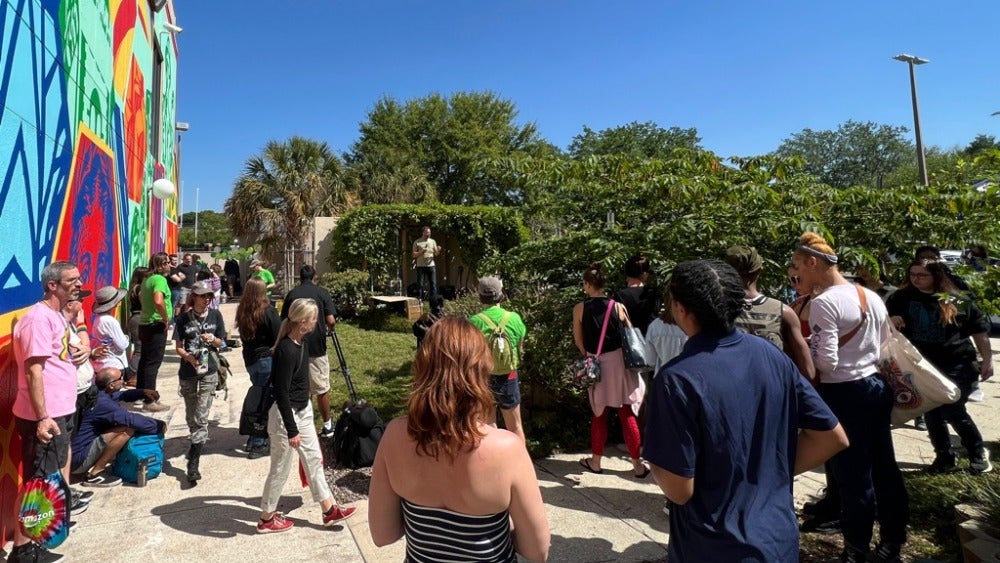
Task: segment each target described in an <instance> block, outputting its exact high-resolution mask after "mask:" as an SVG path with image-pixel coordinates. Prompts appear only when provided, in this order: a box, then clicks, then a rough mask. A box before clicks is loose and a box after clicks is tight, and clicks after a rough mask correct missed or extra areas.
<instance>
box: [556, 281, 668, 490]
mask: <svg viewBox="0 0 1000 563" xmlns="http://www.w3.org/2000/svg"><path fill="white" fill-rule="evenodd" d="M606 282H607V279H606V278H605V277H604V272H602V271H601V265H600V263H598V262H594V263H592V264H591V265H590V267H588V268H587V269H586V270H585V271H584V272H583V292H584V293H585V294H586V296H587V297H586V299H584V301H583V303H577V304H576V306H575V307H573V342H574V343H575V344H576V348H577V350H579V351H580V355H581V356H583V357H587V356H588V355H590V356H594V355H597V353H598V351H600V356H599V357H598V361H599V362H600V365H601V380H600V381H599V382H598V383H597V384H596V385H594V386H593V387H591V388H590V389H588V390H587V396H588V398H589V399H590V410H591V412H592V413H593V415H594V416H593V418H592V419H591V421H590V452H591V456H590V457H585V458H583V459H581V460H580V466H581V467H583V469H584V470H586V471H589V472H590V473H598V474H599V473H604V470H603V469H601V458H602V457H603V456H604V446H605V442H607V440H608V413H609V412H610V410H611V409H614V410H616V411H618V419H619V420H620V421H621V425H622V434H623V435H624V438H625V445H626V447H628V454H629V457H630V458H631V459H632V476H633V477H635V478H636V479H643V478H645V477H646V476H648V475H649V468H648V467H646V465H645V464H644V463H642V460H641V459H639V449H640V446H641V442H642V440H641V437H640V435H639V422H638V420H637V419H636V417H637V415H638V414H639V407H640V406H641V405H642V399H643V397H645V396H646V383H645V382H644V381H643V379H642V378H641V377H639V374H638V373H636V372H635V371H632V370H627V369H625V359H624V358H623V357H622V339H621V325H622V323H624V322H626V321H627V320H628V318H629V317H628V312H627V311H626V309H625V307H624V306H623V305H622V304H621V303H617V302H616V303H615V305H614V307H612V306H611V303H612V300H610V299H608V297H607V296H606V295H604V286H605V283H606ZM605 326H606V330H605V331H604V334H603V337H604V339H603V340H601V336H602V334H601V332H602V330H601V329H602V327H605Z"/></svg>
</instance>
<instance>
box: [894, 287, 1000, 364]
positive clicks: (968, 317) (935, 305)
mask: <svg viewBox="0 0 1000 563" xmlns="http://www.w3.org/2000/svg"><path fill="white" fill-rule="evenodd" d="M955 306H956V307H957V308H958V315H957V316H956V318H955V322H954V323H950V324H946V325H942V324H941V305H940V304H939V301H938V296H937V295H934V294H930V293H924V292H922V291H920V290H919V289H916V288H914V287H906V288H903V289H900V290H898V291H896V292H895V293H893V294H892V295H890V296H889V300H888V302H887V303H886V309H888V310H889V316H893V317H903V323H904V324H905V326H904V327H903V328H902V329H901V330H900V332H902V333H903V336H905V337H906V338H908V339H909V340H910V342H912V343H913V345H914V346H916V347H917V350H920V352H921V353H922V354H923V355H924V356H926V357H927V359H928V360H930V362H931V363H932V364H934V365H936V366H937V367H938V368H940V369H941V370H942V371H949V370H950V369H951V368H953V367H956V366H959V365H962V364H965V363H967V362H974V361H976V348H975V346H974V345H973V344H972V341H971V340H970V339H969V337H970V336H971V335H973V334H981V333H983V332H987V331H989V329H990V323H989V319H988V318H987V317H985V316H983V313H982V312H981V311H980V310H979V307H976V303H975V302H974V301H973V300H972V299H971V298H969V297H962V298H956V302H955Z"/></svg>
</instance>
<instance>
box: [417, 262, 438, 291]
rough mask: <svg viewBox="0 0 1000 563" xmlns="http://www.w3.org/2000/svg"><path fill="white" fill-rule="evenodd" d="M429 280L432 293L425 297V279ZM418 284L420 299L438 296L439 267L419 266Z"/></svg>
mask: <svg viewBox="0 0 1000 563" xmlns="http://www.w3.org/2000/svg"><path fill="white" fill-rule="evenodd" d="M425 278H426V279H427V282H428V284H429V285H430V293H428V294H427V296H426V297H424V279H425ZM417 283H419V284H420V298H421V299H430V298H431V297H434V296H435V295H437V267H435V266H417Z"/></svg>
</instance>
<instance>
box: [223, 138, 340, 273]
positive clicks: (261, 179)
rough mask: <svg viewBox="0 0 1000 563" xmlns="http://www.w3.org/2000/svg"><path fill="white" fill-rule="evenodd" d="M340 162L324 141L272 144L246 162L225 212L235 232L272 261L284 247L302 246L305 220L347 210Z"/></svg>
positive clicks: (306, 140) (296, 141)
mask: <svg viewBox="0 0 1000 563" xmlns="http://www.w3.org/2000/svg"><path fill="white" fill-rule="evenodd" d="M344 177H345V169H344V165H343V163H342V162H341V160H340V159H339V158H338V157H337V156H336V155H335V154H334V153H333V151H331V150H330V147H329V146H328V145H327V144H326V143H323V142H319V141H314V140H312V139H306V138H303V137H292V138H290V139H289V140H288V141H285V142H279V141H270V142H268V143H267V145H266V146H265V147H264V150H263V151H262V152H261V154H260V155H257V156H252V157H250V158H249V159H247V161H246V164H245V166H244V170H243V173H242V174H241V175H240V177H239V178H237V180H236V183H235V185H234V187H233V195H232V196H230V198H229V199H228V200H226V205H225V214H226V216H227V217H228V218H229V225H230V228H232V231H233V234H234V235H236V236H237V237H239V238H240V239H241V240H242V241H243V242H244V243H245V244H248V245H250V244H253V245H256V246H258V247H259V248H260V251H261V253H262V254H263V255H264V256H265V257H267V258H269V259H273V258H274V257H275V256H276V255H277V253H279V252H281V251H282V250H284V248H286V245H287V246H290V247H292V248H299V247H301V246H302V244H303V243H304V242H305V240H304V238H305V235H306V233H307V232H308V221H309V220H310V219H312V218H313V217H317V216H326V215H332V214H334V213H337V212H340V211H343V210H344V209H346V208H348V207H350V206H351V205H352V202H353V201H354V199H355V196H354V195H353V194H352V193H350V191H349V190H348V189H347V187H346V186H345V182H344Z"/></svg>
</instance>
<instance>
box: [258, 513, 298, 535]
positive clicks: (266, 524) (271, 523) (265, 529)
mask: <svg viewBox="0 0 1000 563" xmlns="http://www.w3.org/2000/svg"><path fill="white" fill-rule="evenodd" d="M294 525H295V524H294V523H293V522H292V521H291V520H287V519H285V515H284V514H282V513H280V512H275V513H274V515H273V516H271V519H270V520H258V521H257V533H258V534H273V533H275V532H284V531H285V530H290V529H291V528H292V526H294Z"/></svg>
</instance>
